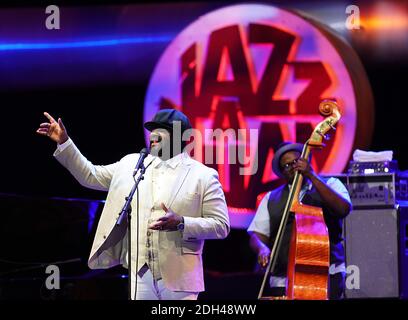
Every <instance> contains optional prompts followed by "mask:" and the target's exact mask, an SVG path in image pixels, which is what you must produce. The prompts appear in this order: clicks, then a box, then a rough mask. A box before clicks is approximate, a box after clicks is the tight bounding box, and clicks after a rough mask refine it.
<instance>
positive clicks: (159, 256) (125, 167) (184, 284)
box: [37, 109, 230, 300]
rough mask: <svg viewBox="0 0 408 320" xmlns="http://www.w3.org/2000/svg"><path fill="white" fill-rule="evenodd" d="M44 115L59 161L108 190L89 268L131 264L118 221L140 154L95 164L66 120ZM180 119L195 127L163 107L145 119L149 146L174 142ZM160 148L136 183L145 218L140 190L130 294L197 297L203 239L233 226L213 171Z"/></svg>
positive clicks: (134, 223)
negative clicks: (73, 137) (78, 144)
mask: <svg viewBox="0 0 408 320" xmlns="http://www.w3.org/2000/svg"><path fill="white" fill-rule="evenodd" d="M44 114H45V115H46V117H47V118H48V119H49V122H46V123H42V124H41V125H40V128H39V129H38V130H37V133H39V134H41V135H45V136H48V137H50V138H51V139H52V140H53V141H56V142H57V143H58V145H57V150H56V151H55V153H54V156H55V158H56V159H57V160H58V161H59V162H60V163H61V164H62V165H63V166H64V167H66V168H67V169H68V170H69V171H70V172H71V174H72V175H73V176H74V177H75V178H76V179H77V180H78V181H79V183H81V184H82V185H83V186H85V187H88V188H92V189H96V190H103V191H108V195H107V199H106V203H105V206H104V209H103V212H102V215H101V218H100V220H99V224H98V228H97V232H96V235H95V239H94V242H93V246H92V250H91V253H90V257H89V261H88V265H89V267H90V268H92V269H105V268H110V267H113V266H116V265H119V264H121V265H123V266H124V267H127V266H128V261H127V224H126V221H125V222H124V223H122V224H121V225H120V226H119V227H118V226H116V221H117V219H118V214H119V213H120V211H121V209H122V207H123V204H124V201H125V197H126V196H128V194H129V191H130V189H131V188H132V186H133V184H134V180H133V171H134V168H135V164H136V163H137V161H138V159H139V154H137V153H135V154H130V155H127V156H125V157H123V158H122V159H120V160H119V161H118V162H116V163H113V164H110V165H105V166H99V165H94V164H92V163H91V162H90V161H88V160H87V159H86V158H85V156H83V155H82V154H81V152H80V151H79V150H78V148H77V147H76V146H75V144H74V142H73V141H72V140H71V139H70V138H69V137H68V134H67V132H66V129H65V127H64V125H63V123H62V121H61V119H58V121H56V120H54V118H52V117H51V116H50V115H49V114H47V113H44ZM174 121H179V123H181V128H182V131H184V130H187V129H189V128H191V125H190V123H189V121H188V119H187V117H186V116H185V115H184V114H183V113H182V112H180V111H177V110H173V109H165V110H161V111H159V112H158V113H157V114H156V115H155V117H154V118H153V120H152V121H150V122H148V123H145V127H146V128H147V129H148V130H150V131H152V133H151V138H150V147H151V150H163V145H165V144H167V145H172V133H171V130H170V129H171V128H172V126H173V123H174ZM171 150H172V149H171ZM160 152H162V151H159V152H158V153H156V154H154V153H153V152H151V153H152V154H154V155H151V154H149V155H148V156H147V157H146V159H145V160H144V164H145V166H146V167H147V169H146V173H145V178H144V180H142V181H141V183H140V184H139V188H138V198H139V199H140V200H139V216H137V214H136V213H137V201H136V200H137V195H136V194H135V197H134V198H133V201H132V217H133V218H132V220H131V228H132V239H131V244H132V268H131V269H132V271H133V272H132V284H133V285H132V298H134V299H149V300H152V299H197V296H198V293H199V292H201V291H204V279H203V263H202V250H203V245H204V240H205V239H223V238H225V237H226V236H227V235H228V233H229V230H230V225H229V218H228V210H227V205H226V202H225V197H224V193H223V190H222V187H221V184H220V183H219V180H218V174H217V172H216V171H215V170H214V169H211V168H209V167H206V166H205V165H203V164H201V163H200V162H198V161H196V160H194V159H192V158H190V157H189V155H188V154H187V153H185V152H180V153H174V152H173V151H170V155H168V156H164V155H163V154H161V153H160ZM125 220H126V219H125ZM136 277H137V281H136ZM136 282H137V290H136V284H135V283H136Z"/></svg>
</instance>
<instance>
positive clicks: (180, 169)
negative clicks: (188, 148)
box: [166, 159, 191, 208]
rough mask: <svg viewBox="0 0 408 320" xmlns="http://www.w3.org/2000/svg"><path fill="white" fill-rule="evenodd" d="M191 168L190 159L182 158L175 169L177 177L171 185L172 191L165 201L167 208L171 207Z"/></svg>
mask: <svg viewBox="0 0 408 320" xmlns="http://www.w3.org/2000/svg"><path fill="white" fill-rule="evenodd" d="M190 169H191V161H190V159H185V160H183V161H182V162H181V163H180V164H179V165H178V166H177V168H175V170H177V178H176V181H175V183H174V185H173V187H172V191H171V193H170V197H169V199H168V201H167V203H166V205H167V208H171V206H172V204H173V202H174V200H175V199H176V197H177V194H178V192H179V191H180V188H181V186H182V185H183V183H184V182H185V180H186V178H187V175H188V173H189V171H190Z"/></svg>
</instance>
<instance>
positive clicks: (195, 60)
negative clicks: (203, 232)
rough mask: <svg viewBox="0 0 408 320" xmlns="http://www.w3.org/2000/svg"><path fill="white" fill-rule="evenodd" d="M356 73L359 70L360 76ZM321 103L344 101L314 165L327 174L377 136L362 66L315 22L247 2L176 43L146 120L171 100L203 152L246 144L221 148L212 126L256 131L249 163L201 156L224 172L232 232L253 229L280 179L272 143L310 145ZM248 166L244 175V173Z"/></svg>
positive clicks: (153, 84)
mask: <svg viewBox="0 0 408 320" xmlns="http://www.w3.org/2000/svg"><path fill="white" fill-rule="evenodd" d="M351 69H353V70H354V71H358V70H360V69H361V71H360V75H359V76H357V78H358V79H357V78H356V77H355V76H353V73H352V72H350V70H351ZM361 73H362V74H361ZM360 91H361V92H360ZM323 99H334V100H336V101H337V104H338V105H339V108H340V110H341V114H342V119H341V121H340V123H339V125H338V127H337V132H336V134H335V136H334V137H333V138H332V139H331V140H330V141H328V143H327V146H326V147H325V148H324V149H323V150H322V151H321V152H318V153H316V154H315V155H314V157H313V165H314V167H315V169H316V171H317V172H320V173H324V174H330V173H339V172H342V170H343V169H344V168H345V166H346V165H347V163H348V160H349V158H350V155H351V153H352V150H353V148H355V147H356V146H357V147H364V146H366V145H367V143H369V140H370V135H371V130H372V117H368V118H366V119H364V120H362V119H360V118H361V116H360V115H361V113H362V112H363V111H362V109H363V108H364V109H365V110H368V109H367V108H371V110H369V111H370V112H371V114H372V97H371V91H370V88H369V85H368V81H367V79H366V77H365V73H364V70H363V69H362V67H361V63H360V62H359V60H358V58H357V56H356V55H355V53H354V52H353V50H352V49H351V48H350V47H348V46H347V45H345V44H344V43H342V41H341V40H340V39H338V38H336V37H335V36H334V35H333V34H331V33H330V32H328V31H325V30H324V29H322V28H320V27H319V26H318V25H317V24H316V23H313V22H311V21H308V20H307V19H305V18H303V17H301V16H300V15H298V14H295V13H293V12H289V11H286V10H282V9H278V8H275V7H272V6H266V5H253V4H244V5H236V6H230V7H226V8H222V9H219V10H216V11H214V12H210V13H208V14H206V15H204V16H202V17H200V18H199V19H197V20H196V21H195V22H193V23H192V24H191V25H189V26H188V27H187V28H185V30H183V31H182V32H181V33H180V34H179V35H178V36H177V37H176V38H175V39H174V40H173V41H172V43H171V44H170V45H169V46H168V47H167V49H166V50H165V52H164V53H163V55H162V56H161V58H160V60H159V62H158V63H157V65H156V67H155V70H154V73H153V75H152V77H151V79H150V82H149V87H148V91H147V95H146V100H145V110H144V120H145V121H147V120H150V119H151V118H152V117H153V115H154V114H155V113H156V112H157V111H158V109H159V108H160V107H166V105H165V104H161V105H160V101H172V103H174V104H175V105H177V106H179V108H180V109H181V110H182V111H183V112H184V113H185V114H186V115H187V116H188V117H189V119H190V120H191V122H192V124H193V127H195V128H197V129H199V130H200V131H201V132H202V135H203V137H204V138H203V140H202V142H200V143H202V146H201V147H202V148H204V149H205V148H215V149H217V148H218V149H222V150H226V149H229V148H227V146H228V147H231V145H239V144H240V143H242V141H238V140H237V141H221V142H218V145H217V144H214V143H213V140H212V139H211V137H209V136H208V133H207V132H206V131H207V129H217V128H218V129H223V130H227V129H234V130H237V131H238V130H240V129H241V130H250V129H252V130H257V131H256V132H257V137H256V139H254V138H253V136H250V135H247V136H246V138H245V139H244V141H243V142H244V143H248V145H247V146H246V147H245V150H246V156H247V157H250V159H249V160H250V161H247V162H245V163H239V161H237V162H235V163H228V161H222V162H221V163H219V162H218V163H215V164H212V163H213V162H211V161H210V163H208V159H204V158H203V154H204V152H194V156H195V157H196V159H198V160H200V161H202V162H204V163H206V164H207V165H211V166H213V167H214V168H215V169H217V171H218V172H219V174H220V181H221V183H222V185H223V188H224V191H225V194H226V198H227V203H228V206H229V210H230V216H231V221H232V226H235V227H246V225H247V224H248V221H249V220H250V219H251V218H252V214H253V213H254V210H255V208H256V199H257V196H258V195H259V194H262V193H263V192H266V191H268V190H270V189H271V188H273V187H275V186H276V184H277V183H278V182H279V181H278V180H277V177H276V176H275V175H274V174H273V172H272V170H271V167H272V165H271V164H272V158H273V149H274V147H276V146H277V145H278V144H279V143H281V142H282V141H297V142H305V141H306V140H307V139H308V137H309V136H310V134H311V132H312V130H313V128H314V127H315V126H316V125H317V123H319V122H320V121H321V120H322V117H321V116H320V115H319V114H318V109H317V108H318V105H319V103H320V102H321V101H322V100H323ZM364 112H366V111H364ZM360 124H364V125H360ZM358 126H359V128H358ZM357 130H360V132H359V136H360V138H359V139H360V140H357V139H356V137H357ZM362 131H364V132H362ZM361 135H363V138H361ZM237 136H238V135H236V137H237ZM364 137H365V138H364ZM204 149H203V150H204ZM214 162H215V161H214ZM242 167H245V170H246V171H245V172H247V174H242V173H241V172H240V171H239V169H242ZM254 168H255V170H253V169H254Z"/></svg>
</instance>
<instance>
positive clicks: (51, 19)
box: [45, 5, 60, 30]
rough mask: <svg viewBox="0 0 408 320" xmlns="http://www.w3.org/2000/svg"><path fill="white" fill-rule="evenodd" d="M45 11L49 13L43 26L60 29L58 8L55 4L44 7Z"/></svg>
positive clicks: (49, 28)
mask: <svg viewBox="0 0 408 320" xmlns="http://www.w3.org/2000/svg"><path fill="white" fill-rule="evenodd" d="M45 13H50V14H51V15H49V16H48V17H47V19H45V27H46V28H47V29H48V30H52V29H58V30H59V29H60V10H59V8H58V7H57V6H54V5H51V6H48V7H47V8H45Z"/></svg>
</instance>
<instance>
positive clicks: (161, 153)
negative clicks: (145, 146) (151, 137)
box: [150, 142, 173, 160]
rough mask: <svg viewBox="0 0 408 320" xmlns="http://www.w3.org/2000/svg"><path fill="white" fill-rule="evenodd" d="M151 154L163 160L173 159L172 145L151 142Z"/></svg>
mask: <svg viewBox="0 0 408 320" xmlns="http://www.w3.org/2000/svg"><path fill="white" fill-rule="evenodd" d="M150 154H151V155H152V156H156V157H159V158H160V159H162V160H168V159H170V158H173V148H172V143H171V142H170V143H163V142H156V143H155V142H150Z"/></svg>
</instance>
